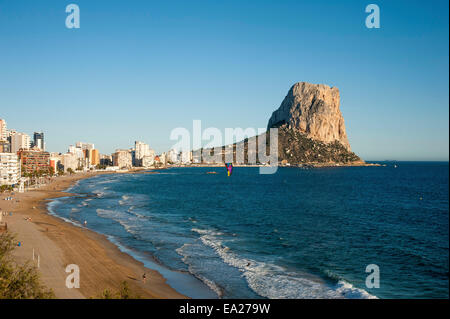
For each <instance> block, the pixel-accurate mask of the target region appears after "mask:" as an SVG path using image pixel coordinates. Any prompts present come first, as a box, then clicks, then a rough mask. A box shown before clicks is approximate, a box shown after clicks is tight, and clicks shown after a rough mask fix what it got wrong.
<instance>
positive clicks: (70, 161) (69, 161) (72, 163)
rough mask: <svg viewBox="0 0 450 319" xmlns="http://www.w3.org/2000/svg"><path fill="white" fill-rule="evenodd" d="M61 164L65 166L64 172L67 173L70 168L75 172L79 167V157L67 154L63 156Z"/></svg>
mask: <svg viewBox="0 0 450 319" xmlns="http://www.w3.org/2000/svg"><path fill="white" fill-rule="evenodd" d="M61 164H62V165H63V166H64V172H65V173H66V172H67V170H68V169H69V168H71V169H72V170H73V171H75V170H76V169H77V167H78V157H77V155H76V154H73V153H70V152H69V153H66V154H62V155H61Z"/></svg>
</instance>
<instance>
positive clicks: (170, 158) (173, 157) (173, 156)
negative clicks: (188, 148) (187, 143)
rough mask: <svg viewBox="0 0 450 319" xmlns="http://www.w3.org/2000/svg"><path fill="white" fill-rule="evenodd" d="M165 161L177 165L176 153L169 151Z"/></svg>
mask: <svg viewBox="0 0 450 319" xmlns="http://www.w3.org/2000/svg"><path fill="white" fill-rule="evenodd" d="M167 161H169V162H172V163H174V164H175V163H178V162H179V156H178V152H177V151H176V150H174V149H171V150H169V151H168V152H167Z"/></svg>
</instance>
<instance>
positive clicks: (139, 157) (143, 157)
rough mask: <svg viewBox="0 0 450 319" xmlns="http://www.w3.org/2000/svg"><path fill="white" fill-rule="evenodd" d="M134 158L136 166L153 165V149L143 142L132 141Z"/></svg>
mask: <svg viewBox="0 0 450 319" xmlns="http://www.w3.org/2000/svg"><path fill="white" fill-rule="evenodd" d="M134 151H135V152H134V159H135V165H136V166H143V167H149V166H151V165H153V160H154V158H155V151H154V150H152V149H151V148H150V146H149V145H148V144H146V143H144V142H139V141H136V142H135V143H134Z"/></svg>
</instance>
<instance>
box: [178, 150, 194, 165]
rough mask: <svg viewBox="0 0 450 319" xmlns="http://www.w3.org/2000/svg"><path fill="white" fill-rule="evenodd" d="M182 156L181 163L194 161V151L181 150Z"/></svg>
mask: <svg viewBox="0 0 450 319" xmlns="http://www.w3.org/2000/svg"><path fill="white" fill-rule="evenodd" d="M180 157H181V163H183V164H190V163H192V152H191V151H186V152H181V156H180Z"/></svg>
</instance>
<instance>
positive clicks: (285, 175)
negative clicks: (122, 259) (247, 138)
mask: <svg viewBox="0 0 450 319" xmlns="http://www.w3.org/2000/svg"><path fill="white" fill-rule="evenodd" d="M394 164H395V165H396V166H397V167H395V166H394ZM386 165H387V166H385V167H336V168H313V169H300V168H279V169H278V171H277V173H276V174H273V175H260V174H259V170H258V168H240V167H235V168H234V170H233V174H232V176H231V177H227V173H226V169H225V168H172V169H167V170H161V171H159V172H158V173H156V174H111V175H98V176H96V177H93V178H90V179H85V180H81V181H79V182H78V183H77V184H76V185H75V186H73V187H72V188H71V189H69V190H68V191H70V192H75V193H78V194H80V196H76V197H66V198H61V199H57V200H54V201H53V202H51V203H50V204H49V208H50V211H51V212H52V213H53V214H55V215H57V216H59V217H61V218H64V219H65V220H68V221H71V222H73V223H75V224H77V225H82V223H83V222H84V221H85V220H86V221H87V227H88V228H90V229H92V230H94V231H97V232H99V233H102V234H105V235H106V236H108V238H109V239H110V240H111V241H113V242H114V243H115V244H117V245H118V246H119V247H120V248H121V249H122V250H124V251H126V252H128V253H130V254H132V255H133V256H134V257H135V258H136V259H139V260H141V261H143V262H144V263H145V264H146V265H147V266H148V267H150V268H155V269H157V270H159V271H160V272H161V273H162V274H163V275H164V276H165V277H166V278H168V282H169V284H171V285H172V286H173V287H174V288H176V289H177V290H179V291H180V292H181V293H184V294H186V295H188V296H191V297H206V298H212V297H221V298H373V297H378V298H448V296H449V277H448V271H449V182H448V177H449V169H448V167H449V166H448V162H439V163H437V162H396V163H386ZM211 170H214V171H216V172H217V174H206V172H207V171H211ZM371 264H375V265H377V266H378V267H379V279H380V280H379V282H380V287H379V288H368V287H367V286H366V277H367V276H368V275H369V273H367V272H366V267H367V266H368V265H371Z"/></svg>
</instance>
